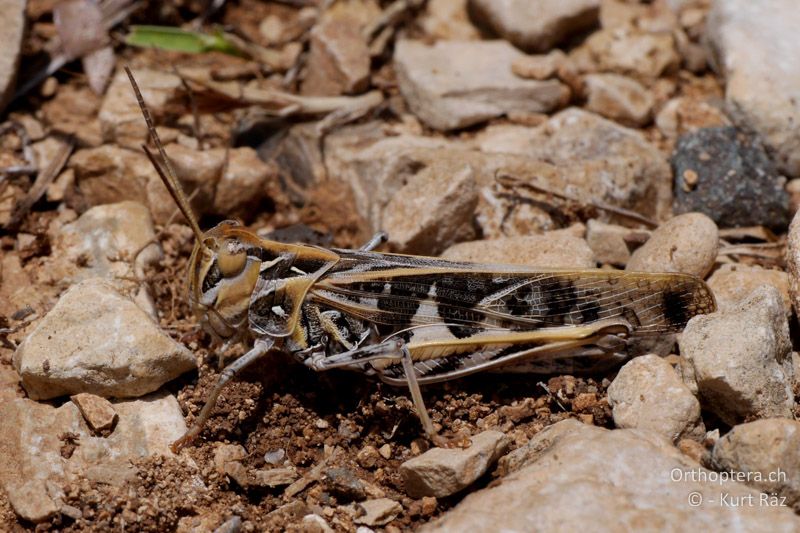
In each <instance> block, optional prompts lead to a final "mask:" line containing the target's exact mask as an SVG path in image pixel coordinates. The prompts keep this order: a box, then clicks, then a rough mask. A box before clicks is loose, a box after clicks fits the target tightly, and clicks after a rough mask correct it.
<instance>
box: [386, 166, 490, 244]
mask: <svg viewBox="0 0 800 533" xmlns="http://www.w3.org/2000/svg"><path fill="white" fill-rule="evenodd" d="M477 205H478V187H477V184H476V182H475V173H474V171H473V169H472V167H471V166H470V165H469V164H467V163H465V164H464V165H463V166H461V167H460V168H455V169H453V168H452V167H451V166H450V165H449V164H448V163H443V164H434V165H432V166H430V167H428V168H426V169H424V170H423V171H422V172H419V173H418V174H416V175H415V176H413V177H412V178H411V179H410V180H409V181H408V183H407V184H406V185H405V186H404V187H403V188H401V189H400V190H399V191H398V192H397V194H396V195H395V196H394V198H392V199H391V200H390V201H389V203H388V204H387V205H386V209H385V210H384V212H383V223H384V227H385V228H386V230H387V231H388V232H389V243H390V245H391V246H393V247H394V248H395V249H397V250H398V251H400V252H404V253H413V254H423V255H435V254H437V253H440V252H441V251H442V250H444V249H445V248H447V247H448V246H449V245H451V244H453V243H454V242H457V241H459V240H465V239H470V238H474V237H475V228H474V227H473V224H472V218H473V215H474V213H475V207H476V206H477Z"/></svg>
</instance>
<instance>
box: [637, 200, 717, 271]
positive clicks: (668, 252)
mask: <svg viewBox="0 0 800 533" xmlns="http://www.w3.org/2000/svg"><path fill="white" fill-rule="evenodd" d="M718 248H719V231H718V230H717V226H716V224H714V222H713V221H712V220H711V219H710V218H708V217H707V216H705V215H703V214H700V213H687V214H685V215H679V216H676V217H674V218H672V219H670V220H668V221H667V222H665V223H663V224H661V225H660V226H659V227H658V228H657V229H656V230H655V231H654V232H653V234H652V236H651V237H650V239H649V240H648V241H647V242H646V243H644V244H643V245H642V246H641V247H640V248H639V249H637V250H636V251H635V252H633V255H631V259H630V261H628V265H627V266H626V267H625V270H630V271H639V272H681V273H684V274H694V275H695V276H698V277H701V278H702V277H705V275H706V274H707V273H708V272H709V270H711V267H712V266H714V261H715V260H716V259H717V250H718Z"/></svg>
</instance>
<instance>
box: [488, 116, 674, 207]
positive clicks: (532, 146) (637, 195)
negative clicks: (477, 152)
mask: <svg viewBox="0 0 800 533" xmlns="http://www.w3.org/2000/svg"><path fill="white" fill-rule="evenodd" d="M534 130H535V131H533V132H531V134H530V135H528V136H526V138H527V139H528V140H530V141H531V142H530V143H529V144H528V150H527V153H526V154H525V155H527V156H528V157H531V158H534V159H538V160H542V161H548V162H550V163H552V164H554V165H556V166H557V167H558V168H559V169H560V170H561V171H562V172H563V178H562V183H561V184H554V185H555V190H558V191H567V192H570V193H571V194H573V195H576V196H578V197H580V198H587V199H594V200H602V201H604V202H607V203H610V204H612V205H618V206H621V207H626V208H629V209H633V210H635V211H638V212H641V213H648V214H649V216H651V217H653V218H655V219H656V220H660V219H662V218H663V217H665V216H666V214H667V213H668V212H669V209H670V205H669V202H670V198H671V195H672V193H671V191H670V190H669V189H670V175H671V174H670V169H669V165H668V164H667V162H666V160H665V159H664V156H663V155H662V154H661V153H660V152H659V151H658V149H656V148H655V147H654V146H653V145H652V144H650V143H649V142H647V140H646V139H645V138H644V137H643V136H642V135H641V133H640V132H638V131H636V130H632V129H630V128H626V127H624V126H621V125H619V124H616V123H614V122H612V121H610V120H606V119H604V118H602V117H600V116H598V115H596V114H594V113H590V112H588V111H584V110H582V109H577V108H569V109H565V110H564V111H561V112H559V113H557V114H555V115H554V116H553V117H551V118H550V120H548V121H547V122H546V123H545V124H543V125H542V126H539V127H538V128H534ZM482 149H484V150H485V149H486V147H484V148H482Z"/></svg>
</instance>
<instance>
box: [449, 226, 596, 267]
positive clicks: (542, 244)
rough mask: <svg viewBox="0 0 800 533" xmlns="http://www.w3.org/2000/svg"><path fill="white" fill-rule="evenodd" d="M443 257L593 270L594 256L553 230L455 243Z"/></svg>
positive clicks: (579, 242)
mask: <svg viewBox="0 0 800 533" xmlns="http://www.w3.org/2000/svg"><path fill="white" fill-rule="evenodd" d="M442 258H444V259H449V260H451V261H469V262H474V263H495V264H509V265H528V266H535V267H541V268H594V267H595V266H597V265H596V263H595V260H594V254H593V253H592V250H591V248H589V245H588V244H586V241H584V240H583V239H581V238H580V237H574V236H572V235H569V234H566V233H563V232H561V231H552V232H549V233H546V234H544V235H531V236H528V237H507V238H504V239H491V240H483V241H470V242H462V243H458V244H455V245H453V246H451V247H450V248H448V249H447V250H445V251H444V253H443V254H442Z"/></svg>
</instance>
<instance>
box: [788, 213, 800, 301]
mask: <svg viewBox="0 0 800 533" xmlns="http://www.w3.org/2000/svg"><path fill="white" fill-rule="evenodd" d="M786 266H787V270H788V271H789V295H790V296H791V298H792V307H794V310H795V313H797V314H798V315H800V211H798V212H797V213H795V215H794V218H793V219H792V223H791V224H790V225H789V234H788V236H787V238H786Z"/></svg>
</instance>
